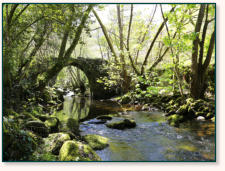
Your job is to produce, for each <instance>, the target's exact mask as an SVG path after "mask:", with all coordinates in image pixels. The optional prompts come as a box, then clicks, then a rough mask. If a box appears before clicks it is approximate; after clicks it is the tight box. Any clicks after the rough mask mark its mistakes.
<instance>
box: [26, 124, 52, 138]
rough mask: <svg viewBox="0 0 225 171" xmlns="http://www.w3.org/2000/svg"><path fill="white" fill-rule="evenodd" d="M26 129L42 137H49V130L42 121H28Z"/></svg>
mask: <svg viewBox="0 0 225 171" xmlns="http://www.w3.org/2000/svg"><path fill="white" fill-rule="evenodd" d="M25 128H26V129H28V130H31V131H32V132H34V133H35V134H37V135H40V136H41V137H47V136H48V134H49V128H48V127H47V126H46V125H45V124H44V123H43V122H41V121H28V122H26V124H25Z"/></svg>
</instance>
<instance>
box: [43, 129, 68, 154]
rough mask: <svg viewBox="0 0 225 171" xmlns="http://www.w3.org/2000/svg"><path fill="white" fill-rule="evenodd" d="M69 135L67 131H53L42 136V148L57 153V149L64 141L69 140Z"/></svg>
mask: <svg viewBox="0 0 225 171" xmlns="http://www.w3.org/2000/svg"><path fill="white" fill-rule="evenodd" d="M70 139H71V138H70V135H69V134H67V133H53V134H49V136H48V137H47V138H44V149H45V151H47V152H51V153H52V154H54V155H58V154H59V150H60V148H61V147H62V145H63V143H64V142H65V141H68V140H70Z"/></svg>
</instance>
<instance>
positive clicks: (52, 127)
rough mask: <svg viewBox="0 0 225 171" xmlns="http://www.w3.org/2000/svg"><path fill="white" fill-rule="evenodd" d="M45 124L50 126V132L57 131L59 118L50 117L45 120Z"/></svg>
mask: <svg viewBox="0 0 225 171" xmlns="http://www.w3.org/2000/svg"><path fill="white" fill-rule="evenodd" d="M45 125H46V126H47V127H49V128H50V132H56V131H58V126H59V120H58V118H56V117H50V118H48V119H47V120H46V121H45Z"/></svg>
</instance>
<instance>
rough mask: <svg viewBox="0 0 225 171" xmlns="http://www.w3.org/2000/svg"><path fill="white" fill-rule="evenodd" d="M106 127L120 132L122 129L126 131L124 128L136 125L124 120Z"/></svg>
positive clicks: (131, 121)
mask: <svg viewBox="0 0 225 171" xmlns="http://www.w3.org/2000/svg"><path fill="white" fill-rule="evenodd" d="M106 126H107V127H109V128H114V129H121V130H122V129H126V128H134V127H135V126H136V123H135V121H134V120H132V119H124V120H121V121H117V122H111V123H107V124H106Z"/></svg>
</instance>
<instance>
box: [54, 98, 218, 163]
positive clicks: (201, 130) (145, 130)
mask: <svg viewBox="0 0 225 171" xmlns="http://www.w3.org/2000/svg"><path fill="white" fill-rule="evenodd" d="M122 110H123V109H122V108H121V106H120V105H118V104H116V103H115V102H112V101H91V100H90V99H88V98H78V97H65V102H64V109H63V110H62V111H60V112H58V113H56V116H57V117H58V118H59V119H60V120H61V123H63V124H62V130H63V129H64V127H65V128H67V129H68V128H69V129H70V130H71V131H74V129H77V128H78V127H79V129H80V130H81V134H82V135H85V134H98V135H102V136H105V137H107V138H109V140H110V141H109V147H107V148H105V149H104V150H100V151H97V154H98V155H99V156H100V157H101V158H102V160H103V161H214V159H215V137H214V136H215V135H214V133H215V124H214V123H212V122H206V121H205V122H197V121H192V122H189V123H184V124H182V125H181V126H180V127H179V128H175V127H172V126H170V125H168V124H167V122H166V120H165V117H164V116H163V113H162V112H143V111H142V112H141V111H133V112H132V111H130V112H127V114H126V115H125V116H124V117H129V118H132V119H134V120H135V121H136V123H137V126H136V127H135V128H133V129H125V130H116V129H110V128H108V127H106V125H105V124H94V123H95V122H96V121H97V119H96V118H95V117H96V116H99V115H103V114H109V113H117V112H119V111H122ZM121 117H123V116H121ZM121 117H120V118H119V117H114V118H113V120H112V121H114V120H118V119H121ZM78 121H79V122H80V125H79V122H78Z"/></svg>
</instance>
